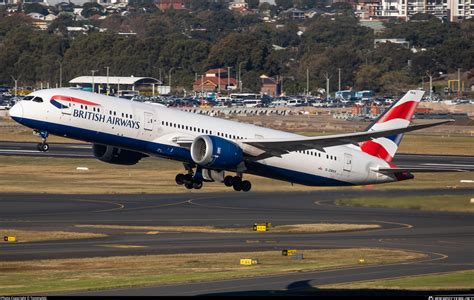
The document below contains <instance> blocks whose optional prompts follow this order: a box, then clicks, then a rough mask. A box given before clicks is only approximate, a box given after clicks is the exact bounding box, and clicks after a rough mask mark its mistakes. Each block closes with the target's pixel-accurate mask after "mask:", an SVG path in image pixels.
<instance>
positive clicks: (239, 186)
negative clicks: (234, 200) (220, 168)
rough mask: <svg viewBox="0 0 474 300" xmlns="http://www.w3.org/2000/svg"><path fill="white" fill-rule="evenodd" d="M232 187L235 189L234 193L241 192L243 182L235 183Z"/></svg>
mask: <svg viewBox="0 0 474 300" xmlns="http://www.w3.org/2000/svg"><path fill="white" fill-rule="evenodd" d="M232 187H233V188H234V191H236V192H240V191H241V190H242V182H240V181H235V182H234V184H233V185H232Z"/></svg>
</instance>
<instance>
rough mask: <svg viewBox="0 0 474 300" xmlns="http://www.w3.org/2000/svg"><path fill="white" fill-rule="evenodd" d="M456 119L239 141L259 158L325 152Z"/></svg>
mask: <svg viewBox="0 0 474 300" xmlns="http://www.w3.org/2000/svg"><path fill="white" fill-rule="evenodd" d="M453 121H454V120H446V121H441V122H434V123H428V124H419V125H411V126H408V127H404V128H397V129H389V130H374V131H363V132H356V133H345V134H335V135H325V136H317V137H301V138H291V139H247V140H242V141H238V142H240V144H241V147H242V149H243V150H244V152H245V153H246V154H249V155H251V156H256V158H257V159H263V158H266V157H270V156H280V155H282V154H285V153H288V152H291V151H299V150H308V149H318V150H320V151H323V152H324V148H327V147H333V146H339V145H347V144H354V145H358V143H359V142H363V141H368V140H371V139H376V138H380V137H387V136H391V135H396V134H400V133H405V132H410V131H414V130H420V129H423V128H428V127H432V126H437V125H441V124H445V123H448V122H453Z"/></svg>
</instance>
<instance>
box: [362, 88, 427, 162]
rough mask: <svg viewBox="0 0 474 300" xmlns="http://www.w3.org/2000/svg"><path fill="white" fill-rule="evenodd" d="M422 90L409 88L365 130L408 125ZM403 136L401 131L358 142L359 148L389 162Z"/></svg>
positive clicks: (422, 92)
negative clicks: (409, 89)
mask: <svg viewBox="0 0 474 300" xmlns="http://www.w3.org/2000/svg"><path fill="white" fill-rule="evenodd" d="M423 94H424V91H419V90H411V91H408V93H406V94H405V96H403V97H402V98H401V99H400V100H398V101H397V102H396V103H395V104H393V105H392V106H391V107H390V108H389V109H388V110H387V111H386V112H385V113H384V114H382V115H381V116H380V117H379V118H378V119H377V120H375V122H374V123H372V125H371V126H369V127H368V128H367V131H374V130H387V129H397V128H406V127H408V126H409V125H410V121H411V119H412V118H413V115H414V114H415V110H416V107H417V106H418V103H420V101H421V98H422V97H423ZM402 138H403V133H401V134H397V135H392V136H387V137H382V138H376V139H373V140H371V141H367V142H362V143H360V144H359V145H360V148H361V150H362V151H364V152H365V153H368V154H370V155H372V156H375V157H379V158H381V159H383V160H385V161H386V162H389V163H390V162H391V161H392V160H393V157H394V156H395V153H396V152H397V149H398V145H400V142H401V140H402Z"/></svg>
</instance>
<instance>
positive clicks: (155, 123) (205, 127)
mask: <svg viewBox="0 0 474 300" xmlns="http://www.w3.org/2000/svg"><path fill="white" fill-rule="evenodd" d="M423 93H424V92H423V91H419V90H410V91H408V92H407V93H406V94H405V95H404V96H403V97H402V98H401V99H400V100H399V101H396V102H395V103H393V105H392V106H391V107H389V109H387V110H386V112H385V113H383V114H382V115H381V116H380V117H379V118H378V119H376V120H375V121H374V122H373V123H372V124H371V125H370V126H369V127H368V128H367V129H366V130H365V131H362V132H355V133H344V134H334V135H324V136H315V137H306V136H301V135H298V134H294V133H288V132H284V131H279V130H274V129H269V128H264V127H259V126H255V125H250V124H245V123H239V122H235V121H229V120H224V119H220V118H215V117H209V116H204V115H200V114H195V113H189V112H184V111H181V110H178V109H173V108H168V107H166V106H163V105H160V104H150V103H141V102H134V101H130V100H126V99H121V98H116V97H111V96H106V95H101V94H96V93H91V92H86V91H82V90H79V89H75V88H57V89H45V90H38V91H35V92H33V93H31V94H29V95H28V96H26V97H24V98H23V99H22V100H21V101H19V102H17V103H16V104H15V105H14V106H13V107H12V108H11V109H10V111H9V114H10V116H11V118H12V119H13V120H15V121H16V122H18V123H20V124H22V125H24V126H27V127H30V128H32V129H34V133H35V134H36V135H39V136H40V137H41V138H42V142H41V143H39V144H38V150H39V151H48V150H49V145H48V144H47V138H48V136H49V134H53V135H58V136H64V137H68V138H72V139H77V140H81V141H85V142H89V143H92V144H93V147H92V148H93V154H94V156H95V157H96V158H97V159H99V160H101V161H103V162H106V163H111V164H119V165H134V164H137V163H138V162H139V161H140V160H141V159H143V158H145V157H150V156H151V157H153V156H155V157H162V158H168V159H173V160H177V161H181V162H182V163H183V165H184V169H185V172H184V173H180V174H177V175H176V178H175V181H176V183H177V184H179V185H184V186H185V187H186V188H187V189H200V188H202V186H203V182H213V181H215V182H222V183H224V184H225V185H226V186H228V187H233V189H234V190H235V191H244V192H248V191H250V189H251V187H252V184H251V182H250V181H248V180H244V179H243V175H244V174H253V175H258V176H263V177H267V178H272V179H277V180H283V181H287V182H290V183H298V184H302V185H308V186H352V185H368V184H380V183H389V182H397V181H401V180H407V179H413V178H414V175H413V174H412V173H415V172H453V171H455V172H457V171H466V170H463V169H459V168H449V167H443V168H426V167H417V166H413V167H403V168H399V167H397V166H396V165H394V164H393V163H392V160H393V157H394V156H395V154H396V151H397V149H398V146H399V145H400V142H401V140H402V138H403V135H404V133H407V132H411V131H414V130H419V129H423V128H428V127H431V126H436V125H441V124H445V123H447V122H451V121H452V120H446V121H440V122H436V123H430V124H419V125H410V122H411V120H412V118H413V115H414V113H415V109H416V107H417V105H418V104H419V102H420V101H421V98H422V96H423ZM226 172H232V173H235V174H236V175H235V176H231V175H227V176H226Z"/></svg>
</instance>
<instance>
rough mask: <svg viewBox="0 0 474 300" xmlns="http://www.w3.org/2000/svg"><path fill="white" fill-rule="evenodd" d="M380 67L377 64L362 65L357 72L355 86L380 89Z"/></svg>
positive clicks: (362, 88)
mask: <svg viewBox="0 0 474 300" xmlns="http://www.w3.org/2000/svg"><path fill="white" fill-rule="evenodd" d="M381 74H382V73H381V72H380V69H379V68H377V66H375V65H361V66H360V67H359V68H358V69H357V71H356V72H355V80H354V81H355V87H356V89H359V90H368V89H372V90H375V91H378V90H379V89H380V83H379V78H380V76H381Z"/></svg>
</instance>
